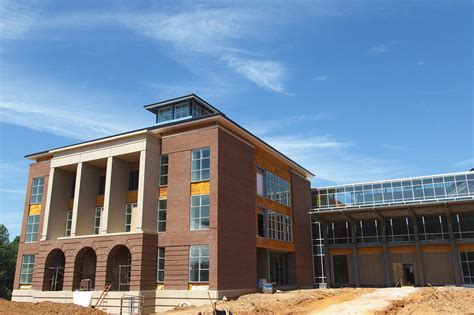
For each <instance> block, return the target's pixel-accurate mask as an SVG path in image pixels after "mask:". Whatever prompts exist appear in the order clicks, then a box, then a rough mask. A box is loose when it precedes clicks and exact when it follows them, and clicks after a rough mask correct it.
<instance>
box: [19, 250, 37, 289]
mask: <svg viewBox="0 0 474 315" xmlns="http://www.w3.org/2000/svg"><path fill="white" fill-rule="evenodd" d="M34 267H35V255H23V258H22V260H21V271H20V284H31V283H32V282H33V281H32V280H33V269H34Z"/></svg>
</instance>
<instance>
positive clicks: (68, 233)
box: [64, 209, 73, 237]
mask: <svg viewBox="0 0 474 315" xmlns="http://www.w3.org/2000/svg"><path fill="white" fill-rule="evenodd" d="M72 214H73V213H72V209H68V210H67V212H66V230H65V231H64V236H66V237H70V236H71V230H72Z"/></svg>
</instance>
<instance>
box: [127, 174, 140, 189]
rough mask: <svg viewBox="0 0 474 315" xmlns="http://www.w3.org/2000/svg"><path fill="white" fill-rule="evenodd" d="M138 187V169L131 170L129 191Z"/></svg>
mask: <svg viewBox="0 0 474 315" xmlns="http://www.w3.org/2000/svg"><path fill="white" fill-rule="evenodd" d="M137 189H138V170H134V171H130V174H129V177H128V191H132V190H137Z"/></svg>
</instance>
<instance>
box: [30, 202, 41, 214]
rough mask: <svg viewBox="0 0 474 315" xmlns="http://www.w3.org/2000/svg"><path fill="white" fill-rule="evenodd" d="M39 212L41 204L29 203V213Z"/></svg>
mask: <svg viewBox="0 0 474 315" xmlns="http://www.w3.org/2000/svg"><path fill="white" fill-rule="evenodd" d="M40 213H41V204H40V203H39V204H35V205H30V212H29V214H30V215H35V214H40Z"/></svg>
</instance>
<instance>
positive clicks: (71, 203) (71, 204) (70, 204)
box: [69, 198, 74, 209]
mask: <svg viewBox="0 0 474 315" xmlns="http://www.w3.org/2000/svg"><path fill="white" fill-rule="evenodd" d="M72 208H74V198H71V199H69V209H72Z"/></svg>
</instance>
